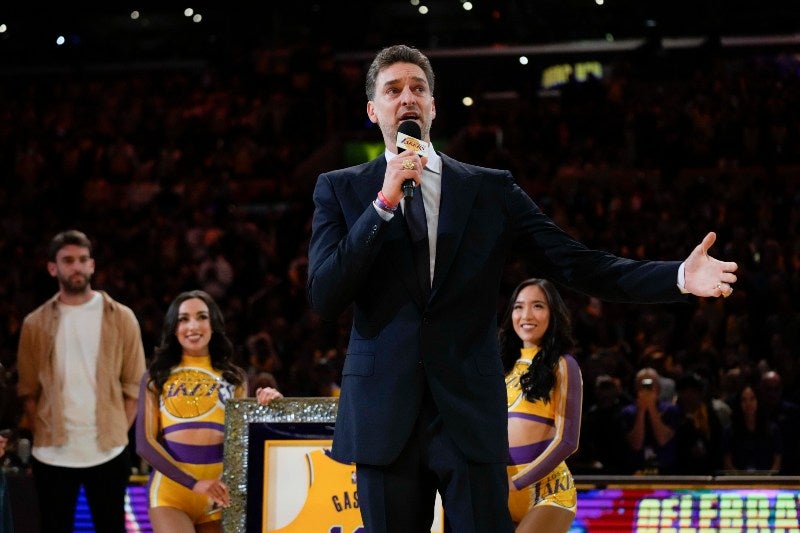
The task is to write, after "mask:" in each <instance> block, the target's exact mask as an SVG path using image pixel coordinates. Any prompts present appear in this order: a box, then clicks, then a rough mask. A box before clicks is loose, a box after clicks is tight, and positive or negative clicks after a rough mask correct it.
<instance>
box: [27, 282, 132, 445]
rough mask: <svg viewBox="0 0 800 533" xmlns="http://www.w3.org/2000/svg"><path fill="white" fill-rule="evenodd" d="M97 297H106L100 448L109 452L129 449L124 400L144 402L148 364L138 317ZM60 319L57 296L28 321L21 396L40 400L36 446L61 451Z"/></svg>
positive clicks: (63, 434) (100, 375)
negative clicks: (56, 365) (57, 367)
mask: <svg viewBox="0 0 800 533" xmlns="http://www.w3.org/2000/svg"><path fill="white" fill-rule="evenodd" d="M98 292H99V293H100V294H101V296H102V297H103V322H102V325H101V329H100V347H99V351H98V359H97V386H96V391H97V410H96V411H97V412H96V415H97V438H98V443H97V444H98V446H99V448H100V449H101V450H103V451H106V450H110V449H111V448H114V447H115V446H123V445H125V444H127V443H128V429H129V426H128V419H127V416H126V414H125V402H124V400H125V398H128V399H131V400H134V401H135V400H136V399H137V398H138V397H139V380H140V379H141V377H142V375H143V374H144V371H145V359H144V348H143V347H142V337H141V332H140V329H139V322H138V321H137V320H136V316H135V315H134V313H133V311H132V310H131V309H130V308H128V307H126V306H124V305H122V304H120V303H119V302H116V301H115V300H113V299H112V298H111V297H110V296H109V295H108V294H106V293H105V292H103V291H98ZM59 316H60V315H59V310H58V295H55V296H53V297H52V298H51V299H49V300H48V301H46V302H45V303H44V304H42V305H41V306H39V307H38V308H37V309H36V310H34V311H32V312H31V313H30V314H28V316H26V317H25V320H24V322H23V324H22V331H21V333H20V340H19V350H18V352H17V368H18V372H19V382H18V384H17V393H18V394H19V395H20V397H22V398H23V399H27V398H28V397H30V398H34V399H35V400H36V416H35V419H34V420H32V421H31V423H32V430H33V439H34V443H35V444H36V445H37V446H61V445H63V444H65V442H66V437H67V435H66V430H65V427H64V402H63V400H62V395H61V390H62V389H63V387H64V386H65V384H64V383H63V376H61V375H59V374H58V372H56V371H55V369H54V365H53V363H54V359H55V336H56V332H57V331H58V321H59ZM67 386H68V385H67Z"/></svg>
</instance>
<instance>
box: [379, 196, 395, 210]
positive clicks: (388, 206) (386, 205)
mask: <svg viewBox="0 0 800 533" xmlns="http://www.w3.org/2000/svg"><path fill="white" fill-rule="evenodd" d="M375 201H376V202H378V207H380V208H381V209H383V210H384V211H394V210H395V209H397V204H394V205H392V203H391V202H389V200H387V199H386V197H385V196H384V195H383V191H378V199H377V200H375Z"/></svg>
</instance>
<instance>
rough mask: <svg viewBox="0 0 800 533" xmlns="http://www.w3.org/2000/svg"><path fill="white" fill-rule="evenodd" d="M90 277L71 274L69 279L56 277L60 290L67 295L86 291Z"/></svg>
mask: <svg viewBox="0 0 800 533" xmlns="http://www.w3.org/2000/svg"><path fill="white" fill-rule="evenodd" d="M91 278H92V277H91V276H90V275H87V274H73V275H72V276H70V277H66V276H58V281H59V282H61V287H62V290H63V291H64V292H66V293H68V294H81V293H83V292H85V291H86V287H88V286H89V280H91Z"/></svg>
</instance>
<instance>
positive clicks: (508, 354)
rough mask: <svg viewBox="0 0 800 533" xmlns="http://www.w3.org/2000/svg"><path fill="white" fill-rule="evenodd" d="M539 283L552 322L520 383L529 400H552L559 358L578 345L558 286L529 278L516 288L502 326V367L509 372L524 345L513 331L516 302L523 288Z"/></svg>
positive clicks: (500, 339) (500, 333)
mask: <svg viewBox="0 0 800 533" xmlns="http://www.w3.org/2000/svg"><path fill="white" fill-rule="evenodd" d="M531 285H536V286H538V287H540V288H541V289H542V291H544V294H545V297H546V298H547V303H548V304H549V306H550V324H549V325H548V326H547V331H545V332H544V336H543V337H542V345H541V346H540V347H539V351H540V353H539V354H538V355H537V356H536V357H535V358H534V359H533V362H532V363H531V366H530V367H529V368H528V371H527V372H526V373H525V374H523V375H522V376H521V377H520V385H521V386H522V390H523V392H524V393H525V398H526V399H527V400H529V401H532V402H534V401H536V400H544V402H545V403H546V402H549V401H550V391H551V389H552V388H553V385H554V384H555V382H556V365H558V359H559V358H560V357H561V356H562V355H563V354H566V353H568V352H569V351H570V350H571V349H572V348H573V347H574V345H575V340H574V338H573V336H572V320H571V319H570V314H569V309H568V308H567V304H565V303H564V300H563V299H562V298H561V294H560V293H559V292H558V289H557V288H556V286H555V285H554V284H553V283H552V282H550V281H548V280H546V279H541V278H530V279H526V280H525V281H523V282H522V283H520V284H519V285H517V287H516V288H515V289H514V292H513V293H512V294H511V298H510V299H509V302H508V308H507V309H506V313H505V316H504V317H503V321H502V322H501V324H500V329H499V343H500V346H499V347H500V356H501V357H502V358H503V368H504V369H505V372H506V373H508V372H509V371H510V370H511V369H512V368H513V367H514V363H516V361H517V360H518V359H519V356H520V350H521V349H522V339H520V338H519V336H518V335H517V333H516V332H515V331H514V324H513V322H512V320H511V315H512V313H513V312H514V303H515V302H516V301H517V298H519V293H520V292H522V289H524V288H526V287H530V286H531Z"/></svg>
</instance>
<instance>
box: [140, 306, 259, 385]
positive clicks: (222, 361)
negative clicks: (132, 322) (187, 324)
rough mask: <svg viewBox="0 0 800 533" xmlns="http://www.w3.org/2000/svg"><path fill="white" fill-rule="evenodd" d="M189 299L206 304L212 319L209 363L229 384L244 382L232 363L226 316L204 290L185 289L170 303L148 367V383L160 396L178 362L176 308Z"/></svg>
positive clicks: (239, 368) (242, 374)
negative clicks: (158, 342)
mask: <svg viewBox="0 0 800 533" xmlns="http://www.w3.org/2000/svg"><path fill="white" fill-rule="evenodd" d="M192 298H198V299H200V300H203V301H204V302H205V303H206V305H207V306H208V312H209V319H210V321H211V340H210V341H209V343H208V353H209V354H210V355H211V366H212V367H213V368H214V369H215V370H218V371H220V372H221V373H222V377H224V378H225V380H226V381H227V382H228V383H231V384H232V385H236V386H238V385H241V384H242V383H244V381H245V374H244V370H242V368H241V367H239V366H237V365H236V364H235V363H234V362H233V354H234V350H233V343H232V342H231V340H230V339H229V338H228V336H227V334H226V333H225V318H224V317H223V316H222V311H221V310H220V308H219V306H218V305H217V303H216V302H215V301H214V299H213V298H212V297H211V295H210V294H208V293H207V292H205V291H200V290H194V291H186V292H182V293H180V294H179V295H178V296H176V297H175V299H174V300H173V301H172V303H171V304H169V309H167V314H166V316H165V317H164V326H163V327H162V330H161V344H159V346H158V347H156V349H155V354H154V357H153V360H152V362H151V363H150V366H149V368H148V371H149V372H150V385H151V386H152V387H153V388H154V390H155V391H156V392H157V393H158V394H159V395H160V394H161V392H162V389H163V387H164V383H166V381H167V378H169V374H170V371H171V370H172V368H173V367H175V366H177V365H178V364H180V362H181V358H182V356H183V346H181V343H180V342H178V338H177V337H176V336H175V331H176V330H177V328H178V311H179V310H180V308H181V304H182V303H183V302H185V301H186V300H191V299H192Z"/></svg>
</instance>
